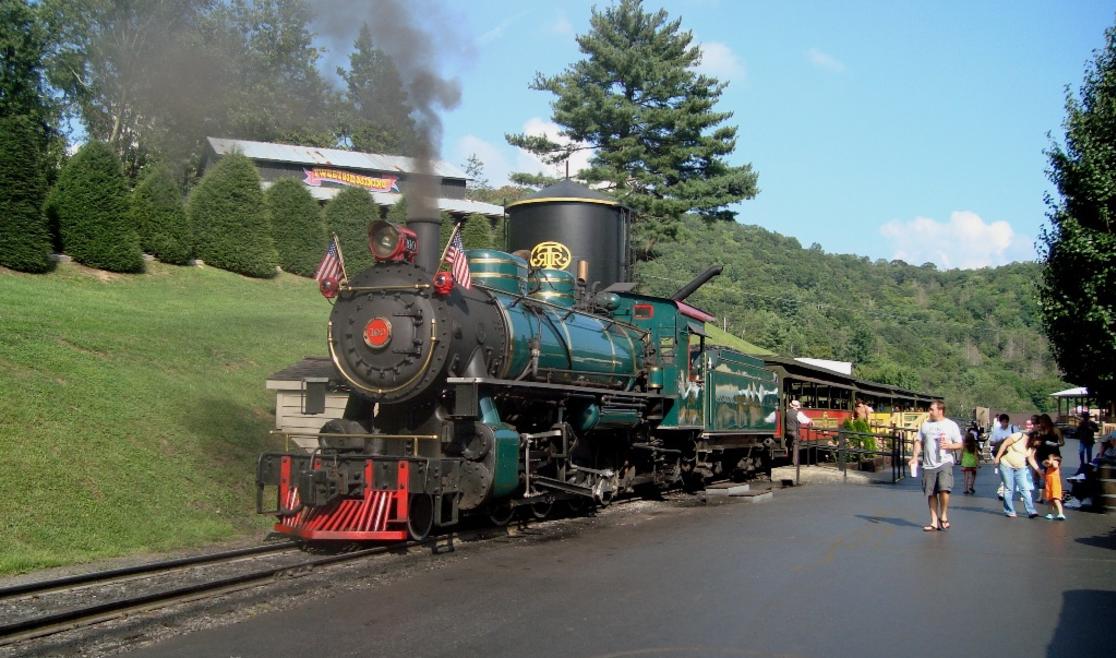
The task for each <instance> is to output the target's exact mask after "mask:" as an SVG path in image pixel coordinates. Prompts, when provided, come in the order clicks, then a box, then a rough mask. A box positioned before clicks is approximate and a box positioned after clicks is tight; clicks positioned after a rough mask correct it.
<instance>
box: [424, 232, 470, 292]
mask: <svg viewBox="0 0 1116 658" xmlns="http://www.w3.org/2000/svg"><path fill="white" fill-rule="evenodd" d="M465 222H466V218H461V219H459V220H455V221H454V225H453V231H452V232H451V233H450V237H449V240H447V241H446V246H445V248H443V249H442V257H441V259H439V261H438V271H437V272H435V273H434V280H433V283H434V290H435V291H437V292H438V293H439V294H442V295H446V294H449V291H450V290H452V289H453V284H454V282H456V283H457V284H458V285H459V286H461V287H462V288H464V289H466V290H470V289H472V287H473V277H472V274H471V273H470V272H469V259H468V258H467V257H466V256H465V243H464V242H463V241H462V240H461V227H462V226H464V225H465ZM446 265H448V266H449V268H450V269H449V271H446V270H443V269H442V268H443V267H445V266H446Z"/></svg>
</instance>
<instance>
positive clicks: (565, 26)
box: [550, 13, 574, 36]
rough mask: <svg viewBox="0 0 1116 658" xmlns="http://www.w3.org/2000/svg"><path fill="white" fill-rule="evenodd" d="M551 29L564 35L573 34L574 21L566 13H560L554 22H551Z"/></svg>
mask: <svg viewBox="0 0 1116 658" xmlns="http://www.w3.org/2000/svg"><path fill="white" fill-rule="evenodd" d="M550 31H551V32H553V33H554V34H560V35H562V36H566V35H569V34H573V31H574V29H573V23H571V22H570V19H568V18H566V14H564V13H561V14H558V18H556V19H554V22H553V23H551V24H550Z"/></svg>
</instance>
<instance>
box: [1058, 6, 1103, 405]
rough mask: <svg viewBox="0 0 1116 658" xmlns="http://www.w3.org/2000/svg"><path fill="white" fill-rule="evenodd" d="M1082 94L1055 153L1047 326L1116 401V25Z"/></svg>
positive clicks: (1072, 376) (1092, 387)
mask: <svg viewBox="0 0 1116 658" xmlns="http://www.w3.org/2000/svg"><path fill="white" fill-rule="evenodd" d="M1080 96H1081V97H1080V99H1078V98H1075V97H1074V96H1073V94H1072V93H1071V92H1070V91H1069V90H1068V89H1067V91H1066V118H1065V121H1064V123H1063V126H1064V128H1065V131H1066V135H1065V147H1064V148H1063V147H1062V146H1059V145H1057V144H1055V145H1054V146H1052V147H1051V149H1050V150H1049V151H1048V152H1047V155H1048V157H1049V158H1050V171H1049V175H1050V179H1051V181H1053V183H1054V185H1055V186H1056V187H1057V188H1058V194H1059V196H1060V197H1061V198H1060V199H1059V200H1057V201H1055V200H1054V199H1051V198H1048V199H1047V203H1048V205H1049V206H1050V212H1049V214H1048V216H1049V218H1050V223H1051V227H1050V229H1049V230H1047V231H1044V233H1043V236H1042V241H1043V242H1044V243H1045V247H1046V253H1045V256H1046V267H1045V269H1044V270H1043V279H1042V283H1041V285H1040V296H1041V299H1042V316H1043V325H1044V328H1045V330H1046V335H1047V337H1048V338H1049V339H1050V344H1051V347H1052V348H1053V351H1054V356H1055V359H1056V360H1057V362H1058V366H1059V367H1060V368H1061V369H1062V372H1064V373H1065V375H1066V378H1067V379H1069V380H1071V381H1073V382H1075V383H1077V384H1079V385H1084V386H1087V387H1088V388H1089V391H1090V392H1091V393H1093V394H1094V395H1097V396H1099V397H1100V399H1101V400H1102V401H1112V400H1116V359H1113V358H1112V355H1113V354H1114V353H1116V27H1110V28H1109V29H1108V30H1106V31H1105V47H1104V49H1103V50H1101V51H1098V52H1095V53H1094V61H1093V62H1092V67H1091V68H1090V69H1089V70H1088V71H1087V72H1086V75H1085V81H1084V84H1083V85H1082V87H1081V91H1080Z"/></svg>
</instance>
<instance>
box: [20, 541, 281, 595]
mask: <svg viewBox="0 0 1116 658" xmlns="http://www.w3.org/2000/svg"><path fill="white" fill-rule="evenodd" d="M299 545H300V544H299V542H296V541H284V542H275V543H271V544H264V545H260V546H250V547H246V548H236V549H232V550H228V551H222V552H220V553H206V554H202V555H192V556H189V557H184V558H177V559H174V560H164V561H161V562H148V563H145V564H137V565H135V566H131V567H120V568H118V569H107V570H105V571H94V572H91V573H83V574H76V575H73V576H63V577H62V578H53V579H51V580H37V581H33V582H29V583H20V584H18V585H9V586H7V587H0V599H9V598H17V597H18V598H23V597H26V596H31V595H35V594H45V593H48V592H55V591H58V590H63V589H76V588H78V587H80V586H92V585H97V584H101V583H106V582H110V581H112V580H116V579H118V578H124V577H126V576H138V575H146V574H155V573H159V572H161V571H170V570H172V569H179V568H181V567H188V566H193V565H196V564H208V563H210V562H222V561H224V560H231V559H234V558H238V557H243V556H246V555H258V554H261V553H275V552H278V551H284V550H290V549H294V548H298V547H299Z"/></svg>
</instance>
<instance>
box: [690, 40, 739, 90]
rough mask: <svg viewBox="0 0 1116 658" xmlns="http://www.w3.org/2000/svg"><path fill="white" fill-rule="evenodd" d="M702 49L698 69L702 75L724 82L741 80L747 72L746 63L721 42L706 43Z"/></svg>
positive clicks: (701, 46)
mask: <svg viewBox="0 0 1116 658" xmlns="http://www.w3.org/2000/svg"><path fill="white" fill-rule="evenodd" d="M699 48H701V63H700V64H698V65H697V66H696V67H694V68H696V69H697V70H698V71H700V72H701V73H704V74H706V75H710V76H713V77H715V78H719V79H722V80H739V79H741V78H743V77H744V75H745V73H746V72H747V70H746V68H745V66H744V61H743V60H741V59H740V57H739V56H737V54H736V53H734V52H733V51H732V48H729V47H728V45H727V44H724V43H721V42H720V41H706V42H705V43H703V44H701V45H700V46H699Z"/></svg>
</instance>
